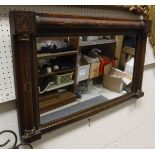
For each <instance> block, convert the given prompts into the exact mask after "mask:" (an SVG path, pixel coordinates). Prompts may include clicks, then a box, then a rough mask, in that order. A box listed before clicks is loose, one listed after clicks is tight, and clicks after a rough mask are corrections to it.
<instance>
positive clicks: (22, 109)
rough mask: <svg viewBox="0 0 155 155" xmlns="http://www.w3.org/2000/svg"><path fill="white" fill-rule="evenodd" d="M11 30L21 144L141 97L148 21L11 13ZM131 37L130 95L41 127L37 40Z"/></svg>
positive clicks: (22, 12) (148, 27) (149, 27)
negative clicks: (133, 46)
mask: <svg viewBox="0 0 155 155" xmlns="http://www.w3.org/2000/svg"><path fill="white" fill-rule="evenodd" d="M10 27H11V36H12V48H13V53H14V65H15V67H14V68H15V71H14V73H15V79H16V80H15V81H16V96H17V97H16V98H17V99H16V103H17V104H16V105H17V111H18V120H19V128H20V135H21V139H22V140H24V141H26V142H32V141H35V140H37V139H40V138H41V134H42V133H45V132H48V131H51V130H54V129H57V128H59V127H63V126H65V125H68V124H71V123H73V122H75V121H79V120H81V119H84V118H87V117H89V116H92V115H94V114H97V113H99V112H101V111H104V110H107V109H110V108H112V107H114V106H117V105H119V104H121V103H123V102H125V101H127V100H130V99H132V98H140V97H142V96H143V95H144V93H143V91H142V79H143V68H144V58H145V48H146V40H147V35H148V33H150V29H151V21H149V20H127V19H110V18H108V19H107V18H95V17H94V18H93V17H82V16H71V15H57V14H44V13H35V12H26V11H11V12H10ZM132 34H134V35H136V36H137V46H136V55H135V63H134V73H133V84H132V90H131V92H130V93H128V94H126V95H122V96H120V97H117V98H114V99H112V100H108V101H106V102H104V103H102V104H98V105H97V106H93V107H91V108H88V109H83V110H82V111H79V112H77V113H73V114H71V115H69V116H66V117H63V118H61V119H58V120H54V121H51V122H48V123H46V124H40V114H39V103H38V88H37V76H36V75H37V70H36V63H37V60H36V54H37V53H36V37H38V36H60V35H61V36H68V35H69V36H80V35H83V36H84V35H132Z"/></svg>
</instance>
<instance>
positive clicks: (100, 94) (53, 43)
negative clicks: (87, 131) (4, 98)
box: [36, 35, 136, 124]
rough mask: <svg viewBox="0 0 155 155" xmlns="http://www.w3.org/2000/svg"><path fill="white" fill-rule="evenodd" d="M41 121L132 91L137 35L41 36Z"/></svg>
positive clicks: (39, 42)
mask: <svg viewBox="0 0 155 155" xmlns="http://www.w3.org/2000/svg"><path fill="white" fill-rule="evenodd" d="M36 41H37V61H38V65H37V67H38V68H37V72H38V95H39V109H40V124H44V123H47V122H50V121H53V120H57V119H60V118H63V117H65V116H68V115H71V114H73V113H76V112H78V111H81V110H83V109H87V108H89V107H93V106H95V105H98V104H100V103H103V102H106V101H108V100H111V99H114V98H117V97H119V96H122V95H125V94H127V93H129V92H131V91H132V76H133V68H134V56H135V49H136V36H134V35H131V36H121V35H116V36H108V35H107V36H78V37H73V36H72V37H49V38H47V37H38V38H37V40H36Z"/></svg>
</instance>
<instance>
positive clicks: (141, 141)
mask: <svg viewBox="0 0 155 155" xmlns="http://www.w3.org/2000/svg"><path fill="white" fill-rule="evenodd" d="M150 48H151V47H150V45H149V44H148V46H147V53H150V51H148V50H150ZM147 56H148V54H147V55H146V57H147ZM151 61H152V58H151ZM151 63H152V62H151ZM154 81H155V63H152V64H149V63H148V65H146V66H145V70H144V80H143V90H144V92H145V96H144V97H142V98H140V99H138V100H135V99H133V100H131V101H128V102H125V103H123V104H122V105H119V106H117V107H114V108H112V109H110V110H107V111H105V112H102V113H100V114H97V115H95V116H92V117H91V118H90V119H91V120H90V121H88V119H85V120H82V121H79V122H76V123H74V124H71V125H68V126H66V127H63V128H61V129H58V130H55V131H52V132H50V133H47V134H44V135H43V136H42V139H41V140H38V141H36V142H33V143H32V145H33V146H34V147H35V148H155V97H154V96H155V82H154ZM3 129H11V130H14V131H15V132H16V133H18V123H17V112H16V108H15V104H14V103H13V102H9V103H7V104H0V131H1V130H3ZM5 139H6V137H1V140H0V143H1V142H2V140H3V141H4V140H5Z"/></svg>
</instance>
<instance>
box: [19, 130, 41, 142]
mask: <svg viewBox="0 0 155 155" xmlns="http://www.w3.org/2000/svg"><path fill="white" fill-rule="evenodd" d="M21 138H22V140H23V141H24V142H27V143H31V142H33V141H35V140H38V139H40V138H41V132H40V130H36V128H35V127H34V128H33V129H32V130H24V135H22V137H21Z"/></svg>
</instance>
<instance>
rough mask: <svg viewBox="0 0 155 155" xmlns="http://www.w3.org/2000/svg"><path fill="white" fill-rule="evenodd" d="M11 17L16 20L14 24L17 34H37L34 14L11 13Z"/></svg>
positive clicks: (23, 12)
mask: <svg viewBox="0 0 155 155" xmlns="http://www.w3.org/2000/svg"><path fill="white" fill-rule="evenodd" d="M10 16H11V17H12V18H13V19H14V22H13V23H12V24H13V25H14V27H15V30H14V31H15V33H16V34H17V33H18V34H19V33H28V34H35V32H36V24H35V23H36V17H35V13H34V12H27V11H18V12H17V11H11V12H10Z"/></svg>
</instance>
